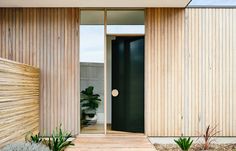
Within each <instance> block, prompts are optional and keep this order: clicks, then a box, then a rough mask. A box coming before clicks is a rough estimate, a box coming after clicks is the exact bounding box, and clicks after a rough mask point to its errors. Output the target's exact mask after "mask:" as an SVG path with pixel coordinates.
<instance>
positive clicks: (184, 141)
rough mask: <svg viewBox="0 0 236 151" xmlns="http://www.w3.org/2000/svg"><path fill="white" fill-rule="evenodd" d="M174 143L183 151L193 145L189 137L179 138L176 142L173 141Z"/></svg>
mask: <svg viewBox="0 0 236 151" xmlns="http://www.w3.org/2000/svg"><path fill="white" fill-rule="evenodd" d="M174 141H175V143H176V144H177V145H178V146H179V147H180V148H181V150H183V151H188V150H189V148H190V147H191V145H192V143H193V140H191V138H190V137H189V138H185V137H184V138H182V137H180V138H179V139H178V140H174Z"/></svg>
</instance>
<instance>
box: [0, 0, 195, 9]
mask: <svg viewBox="0 0 236 151" xmlns="http://www.w3.org/2000/svg"><path fill="white" fill-rule="evenodd" d="M190 1H191V0H0V7H81V8H83V7H84V8H93V7H94V8H95V7H96V8H99V7H102V8H123V7H125V8H145V7H179V8H181V7H182V8H183V7H186V5H187V4H188V3H189V2H190Z"/></svg>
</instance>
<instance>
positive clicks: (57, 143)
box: [48, 125, 74, 151]
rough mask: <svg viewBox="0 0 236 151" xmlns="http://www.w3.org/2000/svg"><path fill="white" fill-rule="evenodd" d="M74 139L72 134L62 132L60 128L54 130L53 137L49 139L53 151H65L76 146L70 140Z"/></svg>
mask: <svg viewBox="0 0 236 151" xmlns="http://www.w3.org/2000/svg"><path fill="white" fill-rule="evenodd" d="M70 137H72V135H71V133H68V132H66V131H62V129H61V125H60V127H59V128H58V127H57V128H56V129H55V130H53V133H52V136H51V137H49V141H48V146H49V148H50V149H51V150H53V151H63V150H64V149H65V148H66V147H67V146H70V145H74V144H73V143H72V141H68V139H69V138H70Z"/></svg>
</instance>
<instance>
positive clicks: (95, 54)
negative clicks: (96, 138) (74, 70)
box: [80, 10, 105, 134]
mask: <svg viewBox="0 0 236 151" xmlns="http://www.w3.org/2000/svg"><path fill="white" fill-rule="evenodd" d="M80 121H81V122H80V126H81V133H82V134H97V133H99V134H103V133H104V121H105V119H104V11H100V10H81V22H80Z"/></svg>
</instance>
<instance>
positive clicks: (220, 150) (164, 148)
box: [154, 143, 236, 151]
mask: <svg viewBox="0 0 236 151" xmlns="http://www.w3.org/2000/svg"><path fill="white" fill-rule="evenodd" d="M154 146H155V147H156V150H157V151H181V150H180V149H179V147H178V146H177V145H176V144H155V145H154ZM202 146H203V145H201V144H193V146H192V147H191V148H190V151H200V150H202V149H201V148H202ZM208 151H236V143H235V144H211V147H210V150H208Z"/></svg>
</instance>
